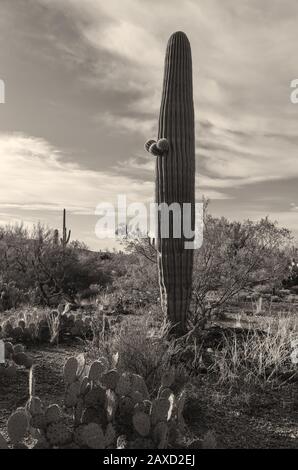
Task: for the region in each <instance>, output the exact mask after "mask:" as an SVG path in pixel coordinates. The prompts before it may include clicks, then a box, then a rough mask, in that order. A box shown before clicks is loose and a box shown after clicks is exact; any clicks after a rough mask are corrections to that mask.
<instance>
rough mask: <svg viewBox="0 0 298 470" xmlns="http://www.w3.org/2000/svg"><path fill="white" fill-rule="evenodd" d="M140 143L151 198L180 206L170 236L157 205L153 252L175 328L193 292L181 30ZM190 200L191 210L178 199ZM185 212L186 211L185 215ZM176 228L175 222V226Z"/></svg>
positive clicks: (190, 136) (186, 81)
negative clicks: (150, 129)
mask: <svg viewBox="0 0 298 470" xmlns="http://www.w3.org/2000/svg"><path fill="white" fill-rule="evenodd" d="M145 148H146V150H147V151H149V152H150V153H151V154H153V155H155V156H156V157H157V161H156V198H155V199H156V202H157V203H158V205H159V207H160V204H162V203H166V204H167V207H169V206H170V207H171V205H175V206H176V207H177V205H178V207H179V208H180V210H181V218H180V224H181V226H180V229H181V236H180V237H178V238H175V236H174V232H173V228H174V224H175V223H176V225H177V221H176V222H174V218H173V217H172V219H170V225H169V229H170V230H169V237H167V238H166V237H163V234H162V231H163V226H162V225H163V221H164V218H163V216H162V211H161V210H159V212H158V231H157V252H158V266H159V282H160V290H161V298H162V308H163V310H164V312H165V313H166V315H167V317H168V319H169V320H170V322H171V324H172V325H173V326H174V325H175V327H176V332H177V333H178V334H180V333H183V332H184V331H185V330H186V326H187V313H188V310H189V305H190V300H191V292H192V272H193V249H186V247H185V240H186V237H184V236H183V228H184V226H185V223H184V222H186V223H187V221H186V219H187V218H188V222H189V219H190V222H191V223H190V225H191V227H190V228H191V229H192V230H194V224H195V129H194V105H193V84H192V58H191V48H190V43H189V40H188V38H187V36H186V35H185V34H184V33H183V32H176V33H174V34H173V35H172V36H171V37H170V39H169V42H168V46H167V51H166V58H165V70H164V82H163V92H162V100H161V108H160V115H159V130H158V140H157V142H156V141H155V140H152V139H151V140H149V141H148V142H147V143H146V144H145ZM185 203H188V204H189V207H190V209H191V211H190V214H185V211H183V205H184V204H185ZM189 215H190V217H189ZM176 228H177V226H176Z"/></svg>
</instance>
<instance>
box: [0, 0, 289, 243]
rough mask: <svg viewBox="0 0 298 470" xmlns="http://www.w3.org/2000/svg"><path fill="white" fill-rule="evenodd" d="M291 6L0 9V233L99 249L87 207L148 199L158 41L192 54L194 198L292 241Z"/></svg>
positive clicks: (161, 46)
mask: <svg viewBox="0 0 298 470" xmlns="http://www.w3.org/2000/svg"><path fill="white" fill-rule="evenodd" d="M297 21H298V2H297V0H183V1H182V0H158V1H157V0H156V1H154V0H108V1H106V0H84V1H82V0H0V41H1V48H0V79H2V80H4V82H5V86H6V103H5V104H0V172H1V180H0V182H1V184H0V223H11V222H15V221H19V220H24V221H25V222H26V223H27V224H29V225H30V224H33V223H36V222H37V221H38V220H41V221H42V222H44V223H46V224H49V225H50V226H53V227H56V226H57V227H59V226H60V225H61V209H62V208H63V207H66V208H67V210H68V214H69V215H68V225H69V226H71V228H72V232H73V237H74V238H77V239H82V240H84V241H85V242H86V243H87V244H88V245H89V246H91V247H92V248H94V249H96V248H100V247H103V242H102V241H98V240H97V239H96V237H95V234H94V227H95V223H96V220H97V218H96V216H95V215H94V210H95V207H96V205H97V204H98V203H100V202H114V201H116V197H117V194H126V195H127V197H128V199H129V200H131V201H148V200H150V198H152V197H153V186H154V161H153V160H152V157H150V156H149V154H146V153H145V152H144V150H143V144H144V141H145V140H147V138H150V137H154V136H155V135H156V130H157V118H158V109H159V102H160V94H161V85H162V73H163V60H164V52H165V47H166V42H167V39H168V37H169V36H170V34H171V33H172V32H174V31H176V30H183V31H185V32H186V33H187V35H188V37H189V39H190V42H191V45H192V54H193V74H194V91H195V96H194V99H195V109H196V131H197V145H196V158H197V199H198V200H199V199H200V198H201V196H202V195H205V196H206V197H209V198H210V199H211V201H212V202H211V205H210V209H211V211H212V212H213V213H214V214H215V215H225V216H227V217H229V218H232V219H240V220H241V219H245V218H248V217H249V218H252V219H258V218H260V217H263V216H265V215H270V216H271V217H272V218H273V219H275V220H278V221H279V222H280V224H281V225H284V226H288V227H289V228H291V229H292V230H293V231H294V232H295V234H298V190H297V187H298V156H297V149H298V130H297V121H298V105H294V104H292V103H291V101H290V94H291V89H290V83H291V81H292V80H293V79H295V78H298V63H297Z"/></svg>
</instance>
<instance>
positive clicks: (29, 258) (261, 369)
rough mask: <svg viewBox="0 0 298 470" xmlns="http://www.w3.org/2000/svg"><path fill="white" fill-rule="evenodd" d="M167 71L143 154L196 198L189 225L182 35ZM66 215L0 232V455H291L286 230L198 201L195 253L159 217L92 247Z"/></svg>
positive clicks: (293, 303)
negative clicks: (229, 215) (116, 241)
mask: <svg viewBox="0 0 298 470" xmlns="http://www.w3.org/2000/svg"><path fill="white" fill-rule="evenodd" d="M165 64H166V65H165V80H164V90H163V95H162V105H161V113H160V120H159V133H158V138H157V141H155V140H153V139H150V140H149V141H148V142H147V143H146V145H145V147H146V149H147V150H148V151H149V152H150V154H151V155H152V157H154V158H156V195H157V202H158V203H166V204H171V203H172V202H173V201H175V202H176V203H177V204H178V205H179V206H183V204H184V203H189V204H190V206H191V217H190V219H191V222H192V225H193V222H194V203H195V194H194V175H195V171H194V170H195V168H194V162H195V159H194V144H195V139H194V113H193V98H192V78H191V77H192V68H191V51H190V44H189V42H188V39H187V37H186V36H185V34H184V33H181V32H179V33H175V34H174V35H173V36H172V37H171V38H170V41H169V43H168V48H167V53H166V62H165ZM66 222H67V221H66V211H65V210H64V212H63V227H62V235H61V237H60V235H59V232H58V231H57V229H55V230H52V229H50V228H47V227H44V226H42V225H37V226H36V227H35V228H34V229H33V230H31V231H29V230H28V229H26V228H25V227H24V226H9V227H2V228H1V229H0V310H1V316H0V319H1V322H0V323H1V327H0V335H1V340H2V341H3V343H4V363H3V364H1V365H0V429H1V434H0V448H3V449H5V448H11V447H12V448H15V449H29V448H30V449H31V448H35V449H48V448H51V449H57V448H62V449H66V448H69V449H79V448H87V449H104V448H118V449H124V448H129V449H136V448H145V449H151V448H158V449H164V448H190V449H204V448H229V447H230V448H246V447H247V448H255V447H265V448H275V447H280V448H297V446H298V428H297V422H298V420H297V413H298V401H297V396H298V394H297V383H298V382H297V379H298V375H297V362H298V360H297V350H298V344H297V335H298V331H297V329H298V320H297V318H298V317H297V307H298V295H297V294H298V292H297V289H298V275H297V270H298V266H297V262H296V259H297V248H296V247H295V242H294V240H293V238H292V236H291V233H290V232H289V230H287V229H286V228H282V227H280V226H279V225H278V224H277V223H276V222H274V221H271V220H270V219H269V218H264V219H262V220H259V221H257V222H255V221H251V220H247V221H243V222H235V221H229V220H227V219H226V218H224V217H221V218H218V217H214V216H213V215H212V213H211V212H210V211H209V208H208V203H207V202H205V207H204V219H203V228H204V237H203V245H202V247H201V248H200V249H198V250H195V249H186V247H185V239H184V238H183V237H181V238H180V239H177V238H175V237H174V236H173V233H171V234H170V236H169V237H167V238H163V237H162V233H161V232H162V218H161V217H160V214H159V220H158V227H157V228H158V230H157V238H156V239H154V240H152V239H151V238H149V237H147V236H145V237H144V236H142V234H140V233H139V232H136V233H135V236H133V237H130V238H126V237H124V238H123V240H122V245H123V247H122V248H123V249H122V251H115V252H92V251H90V250H89V249H88V248H87V247H86V246H85V245H84V244H82V243H80V242H79V241H72V235H73V234H72V233H71V232H70V231H69V230H68V228H67V224H66ZM183 222H184V221H183V220H182V221H181V223H182V225H183ZM170 229H173V224H172V225H171V224H170ZM3 343H2V344H3ZM16 405H17V406H16ZM18 405H19V406H18Z"/></svg>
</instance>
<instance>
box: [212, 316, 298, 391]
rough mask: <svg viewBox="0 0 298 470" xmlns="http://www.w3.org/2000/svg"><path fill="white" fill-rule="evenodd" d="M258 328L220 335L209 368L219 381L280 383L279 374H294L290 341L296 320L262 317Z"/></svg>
mask: <svg viewBox="0 0 298 470" xmlns="http://www.w3.org/2000/svg"><path fill="white" fill-rule="evenodd" d="M260 327H261V330H260V329H256V328H255V327H254V328H250V329H248V331H247V333H246V334H244V335H241V336H238V335H237V334H236V333H234V334H232V335H229V336H225V335H224V336H223V344H222V345H221V346H220V348H218V349H217V350H216V351H215V361H214V364H213V365H212V366H211V368H210V370H211V371H212V372H214V373H215V374H216V376H217V378H218V382H219V383H222V384H224V383H225V384H227V383H228V384H238V385H239V384H240V383H243V384H255V385H264V384H272V385H273V386H274V385H278V384H279V385H280V384H281V383H282V380H281V378H282V377H284V378H285V380H289V379H291V377H292V376H294V375H295V374H297V366H296V367H295V364H294V363H293V360H292V359H293V355H292V353H293V350H292V348H293V342H294V340H295V338H296V339H297V334H298V322H297V317H296V319H295V318H293V317H290V316H286V317H285V316H279V317H278V318H277V319H274V318H267V319H263V320H262V322H261V324H260Z"/></svg>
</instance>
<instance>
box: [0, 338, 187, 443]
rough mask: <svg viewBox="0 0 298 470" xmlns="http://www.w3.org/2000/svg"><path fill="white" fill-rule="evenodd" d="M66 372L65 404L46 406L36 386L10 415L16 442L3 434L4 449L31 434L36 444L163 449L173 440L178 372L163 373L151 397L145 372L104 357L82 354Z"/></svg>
mask: <svg viewBox="0 0 298 470" xmlns="http://www.w3.org/2000/svg"><path fill="white" fill-rule="evenodd" d="M8 349H10V348H9V347H8ZM114 366H115V364H114ZM32 375H33V372H32ZM63 377H64V383H65V399H64V406H63V407H61V406H59V405H58V404H51V405H49V406H47V407H46V406H45V405H44V403H43V402H42V400H41V399H40V398H39V397H37V396H35V395H34V387H33V386H32V385H31V386H30V397H29V400H28V402H27V404H26V406H25V408H22V409H18V410H17V411H16V412H15V413H13V414H12V415H11V417H10V418H9V420H8V435H9V439H10V441H9V442H6V440H5V439H4V438H3V437H2V436H0V448H9V446H12V447H13V448H23V447H22V446H25V443H24V439H25V438H26V437H27V436H28V435H29V434H30V436H31V440H32V439H34V440H35V444H34V447H33V448H35V449H79V448H83V449H105V448H111V449H113V448H130V449H141V448H143V449H154V448H158V449H163V448H167V447H168V446H169V445H170V436H171V432H172V429H173V428H175V429H176V428H178V427H179V419H181V416H182V412H183V410H182V402H179V400H176V398H175V396H174V393H173V392H172V391H171V389H170V388H169V385H170V383H171V384H172V382H173V381H174V378H173V374H172V372H171V373H170V374H169V373H166V374H165V375H164V377H163V378H162V384H161V386H160V389H159V391H158V396H157V397H155V398H152V397H150V395H149V392H148V389H147V386H146V383H145V380H144V379H143V377H141V376H140V375H137V374H134V373H131V372H120V371H118V370H116V369H109V362H108V361H107V360H106V359H105V358H103V357H102V358H99V359H98V360H97V361H95V362H94V363H93V364H91V365H90V366H87V365H86V361H85V360H84V358H82V355H80V356H77V357H71V358H69V359H68V360H67V361H66V363H65V365H64V368H63ZM32 380H33V378H32V377H31V382H32Z"/></svg>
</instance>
